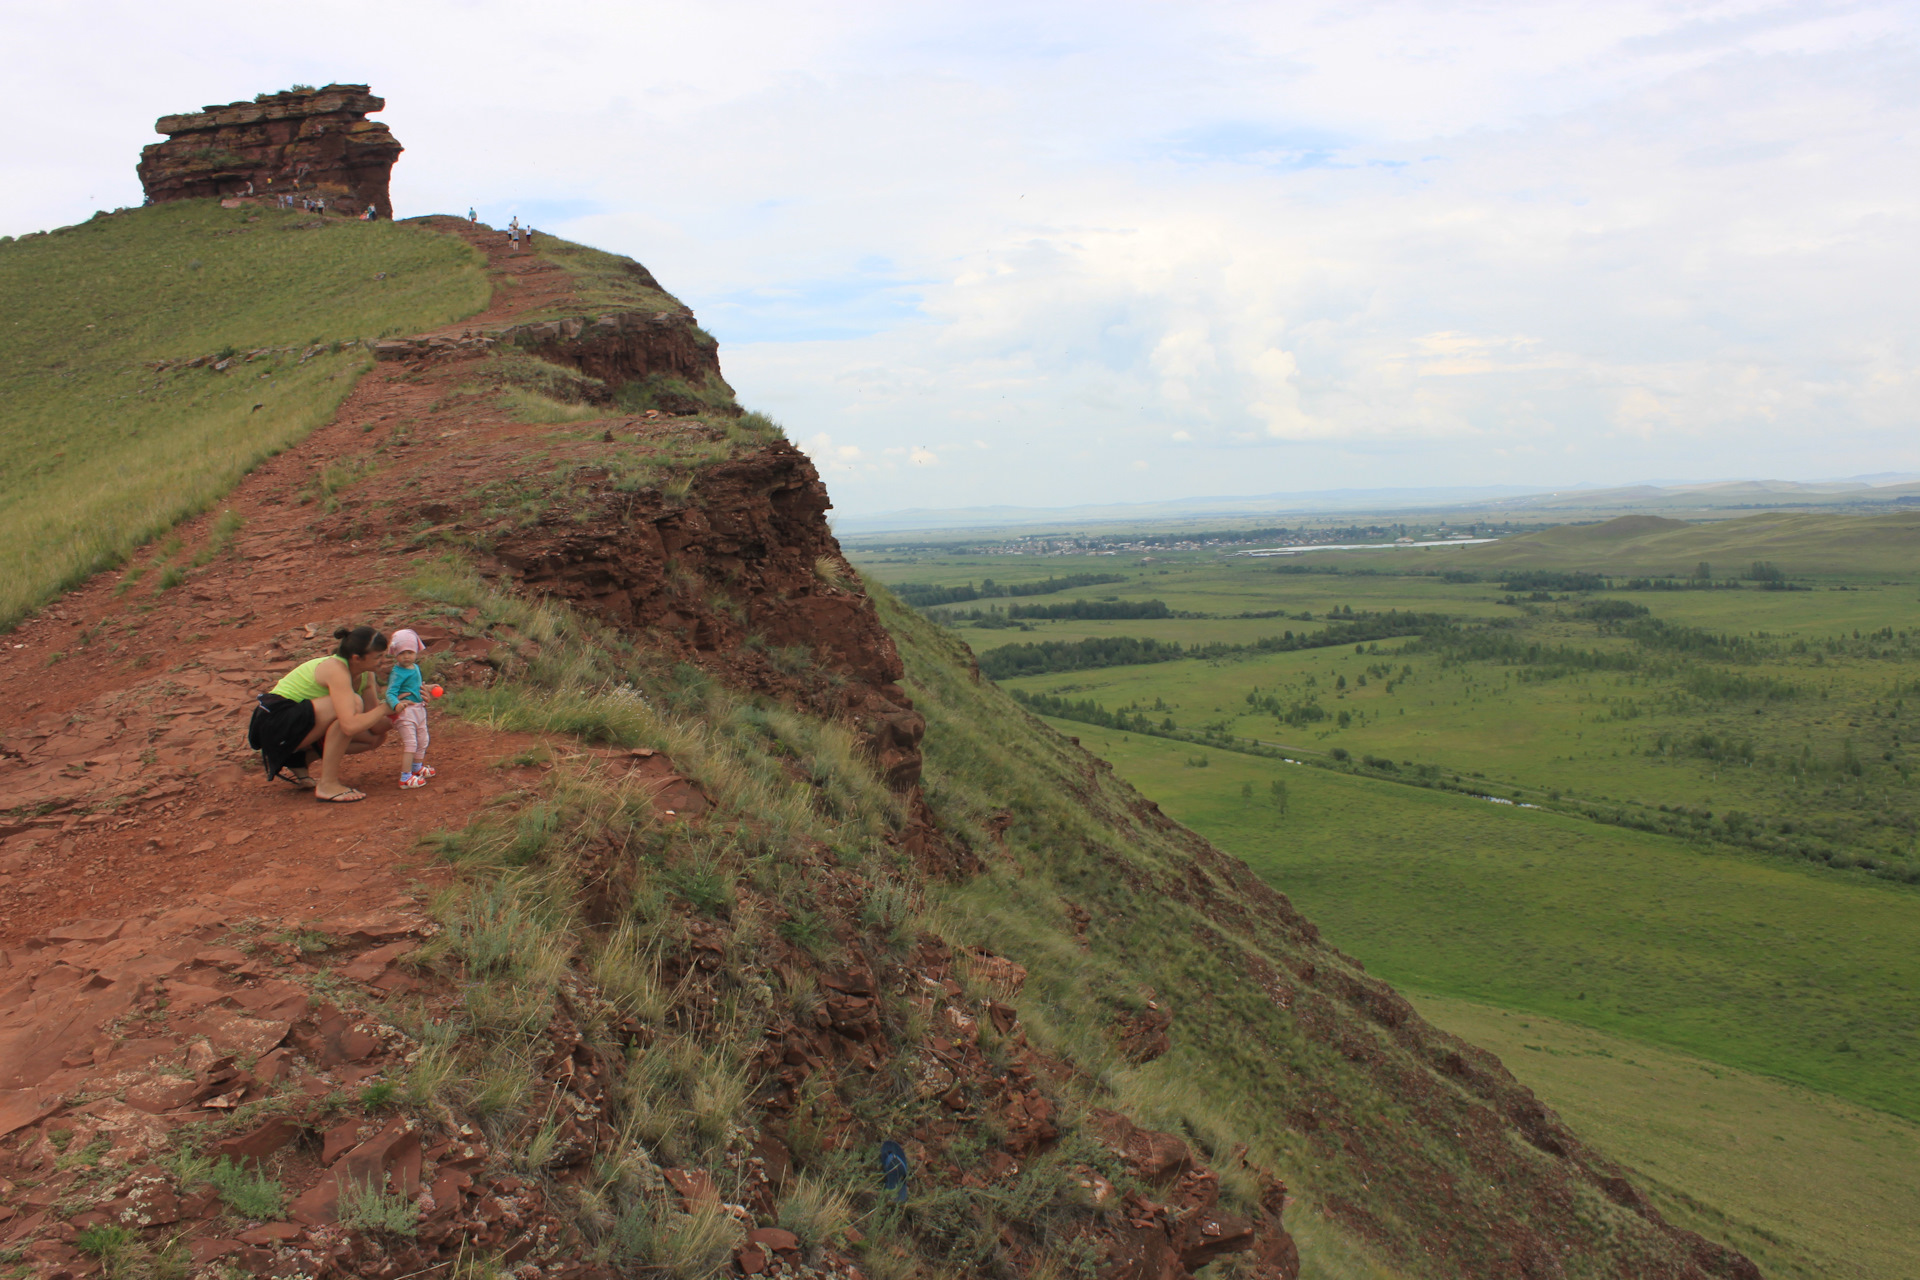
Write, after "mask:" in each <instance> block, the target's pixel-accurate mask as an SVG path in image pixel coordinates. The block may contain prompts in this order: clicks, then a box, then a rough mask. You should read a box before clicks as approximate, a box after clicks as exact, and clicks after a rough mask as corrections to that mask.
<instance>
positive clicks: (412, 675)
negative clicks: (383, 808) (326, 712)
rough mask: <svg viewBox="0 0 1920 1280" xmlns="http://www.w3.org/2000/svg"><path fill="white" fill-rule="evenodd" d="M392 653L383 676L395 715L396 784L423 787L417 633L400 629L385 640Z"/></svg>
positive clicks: (427, 772) (423, 702) (423, 719)
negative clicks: (387, 672) (389, 670)
mask: <svg viewBox="0 0 1920 1280" xmlns="http://www.w3.org/2000/svg"><path fill="white" fill-rule="evenodd" d="M387 652H388V653H389V654H390V655H392V657H393V672H392V674H390V675H389V676H388V677H387V705H388V706H389V707H392V708H394V710H396V711H397V712H399V715H398V716H396V717H395V719H396V721H397V722H398V724H399V726H400V749H401V750H402V751H403V752H404V753H405V754H403V755H402V756H401V757H400V785H401V786H402V787H424V786H426V785H427V779H428V778H431V777H432V776H433V768H432V766H431V765H429V764H428V763H427V695H426V693H425V692H424V691H423V690H422V689H421V687H420V666H419V663H420V637H419V635H418V634H417V633H415V632H412V631H407V630H400V631H396V632H394V633H393V638H392V639H390V640H389V641H387Z"/></svg>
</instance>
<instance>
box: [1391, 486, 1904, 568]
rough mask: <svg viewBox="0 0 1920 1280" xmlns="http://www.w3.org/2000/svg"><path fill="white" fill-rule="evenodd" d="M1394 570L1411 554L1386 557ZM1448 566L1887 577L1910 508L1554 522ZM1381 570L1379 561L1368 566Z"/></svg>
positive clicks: (1452, 559)
mask: <svg viewBox="0 0 1920 1280" xmlns="http://www.w3.org/2000/svg"><path fill="white" fill-rule="evenodd" d="M1382 554H1383V555H1384V556H1391V557H1392V560H1393V562H1394V563H1395V564H1396V565H1404V564H1406V563H1412V562H1413V555H1412V554H1411V553H1405V552H1387V553H1382ZM1445 554H1446V555H1447V557H1448V559H1447V561H1446V565H1447V567H1449V568H1459V569H1474V570H1490V571H1497V570H1503V569H1565V570H1578V571H1581V572H1586V573H1598V574H1606V575H1610V576H1614V577H1634V576H1646V577H1677V578H1684V577H1686V576H1688V574H1690V573H1692V572H1693V571H1695V569H1696V568H1697V566H1698V565H1700V564H1701V563H1702V562H1705V563H1707V564H1709V565H1712V566H1713V572H1714V574H1715V576H1729V575H1737V574H1739V573H1741V572H1742V571H1744V570H1746V569H1748V568H1749V567H1750V566H1751V565H1752V564H1753V563H1754V562H1756V561H1763V562H1766V563H1768V564H1772V565H1776V566H1777V567H1778V568H1779V569H1780V570H1781V571H1782V572H1784V573H1786V574H1788V575H1790V576H1791V575H1799V574H1870V575H1879V574H1897V575H1900V576H1902V577H1906V576H1911V575H1912V573H1913V572H1914V570H1915V568H1916V567H1917V566H1920V504H1916V506H1915V507H1914V509H1911V510H1906V509H1899V508H1896V509H1894V510H1892V511H1884V510H1883V511H1878V512H1858V511H1785V512H1755V513H1753V514H1751V515H1743V516H1738V517H1736V518H1733V519H1727V520H1710V521H1701V522H1699V523H1689V522H1687V521H1685V520H1674V519H1671V518H1668V517H1666V516H1656V515H1648V514H1635V515H1626V516H1616V517H1615V518H1613V519H1612V520H1607V521H1604V522H1602V523H1600V524H1563V525H1557V526H1555V527H1554V528H1551V529H1541V530H1538V531H1536V532H1534V533H1527V534H1521V535H1518V536H1516V537H1511V538H1502V539H1500V540H1499V541H1498V542H1491V543H1487V544H1485V545H1483V546H1478V547H1467V548H1463V549H1461V550H1459V551H1448V552H1446V553H1445ZM1369 563H1377V564H1381V565H1382V566H1385V565H1386V563H1387V561H1386V560H1385V559H1382V560H1377V561H1370V562H1369Z"/></svg>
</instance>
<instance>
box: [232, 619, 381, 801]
mask: <svg viewBox="0 0 1920 1280" xmlns="http://www.w3.org/2000/svg"><path fill="white" fill-rule="evenodd" d="M333 635H334V638H335V639H336V640H338V641H339V642H340V645H339V647H338V648H337V649H335V650H334V651H333V653H332V654H330V655H328V656H327V657H324V658H311V659H309V660H308V661H306V662H303V663H301V664H300V665H299V666H297V667H295V668H294V669H293V670H291V671H289V672H287V674H286V675H285V676H283V677H281V680H280V683H278V684H276V685H274V686H273V691H272V692H271V693H263V694H261V695H260V696H259V698H258V699H256V700H255V702H256V704H255V706H254V709H253V719H252V720H251V721H250V722H249V723H248V725H247V745H248V746H250V747H252V748H254V750H256V751H258V752H259V753H260V759H261V761H262V762H263V763H264V764H265V765H266V769H267V776H268V777H269V778H280V777H284V778H286V780H287V781H289V782H291V783H293V784H294V785H295V786H297V787H305V788H311V789H312V791H313V796H314V799H316V800H320V801H323V802H325V803H329V804H350V803H352V802H353V801H356V800H365V799H366V798H367V797H366V793H365V792H362V791H356V790H354V789H353V788H352V787H348V786H343V785H342V784H341V782H340V758H341V757H342V756H348V755H359V754H360V753H361V752H362V751H371V750H373V749H374V748H375V747H377V746H379V745H380V744H381V743H382V742H384V741H385V740H386V736H387V732H388V730H390V729H391V728H392V727H393V722H392V721H391V720H389V719H388V718H387V708H386V707H385V706H383V705H382V704H381V700H380V698H379V697H378V696H377V694H376V693H375V690H374V676H373V673H374V669H375V668H376V667H378V666H379V665H380V662H381V661H382V659H383V657H384V655H385V654H386V651H387V638H386V637H385V636H384V635H381V634H380V633H379V632H378V631H375V630H374V629H373V628H372V627H355V628H353V630H351V631H349V630H347V629H346V628H344V627H343V628H341V629H340V630H338V631H336V632H334V633H333ZM315 743H319V744H320V779H319V781H318V782H317V783H316V782H315V781H314V779H313V777H312V776H311V775H310V774H309V773H308V772H307V769H308V767H309V766H310V765H312V763H313V754H314V753H313V747H314V744H315Z"/></svg>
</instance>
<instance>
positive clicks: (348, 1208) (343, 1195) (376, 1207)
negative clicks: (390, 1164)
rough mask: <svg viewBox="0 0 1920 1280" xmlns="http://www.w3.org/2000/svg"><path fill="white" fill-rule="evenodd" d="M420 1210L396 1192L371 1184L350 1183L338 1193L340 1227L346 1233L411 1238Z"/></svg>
mask: <svg viewBox="0 0 1920 1280" xmlns="http://www.w3.org/2000/svg"><path fill="white" fill-rule="evenodd" d="M419 1220H420V1210H419V1209H418V1208H416V1207H415V1206H414V1205H413V1203H412V1202H411V1201H410V1200H408V1199H407V1198H406V1197H405V1196H403V1195H400V1194H399V1193H398V1192H392V1191H383V1190H382V1189H381V1188H380V1187H378V1186H376V1185H374V1184H373V1183H366V1184H361V1183H349V1184H348V1185H347V1186H346V1187H344V1188H342V1189H341V1192H340V1225H341V1226H343V1227H345V1228H346V1229H347V1230H349V1231H385V1232H388V1233H389V1234H392V1235H396V1236H411V1235H412V1234H414V1231H415V1228H416V1224H417V1223H418V1222H419Z"/></svg>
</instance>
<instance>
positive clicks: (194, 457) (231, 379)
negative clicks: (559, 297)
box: [0, 201, 488, 628]
mask: <svg viewBox="0 0 1920 1280" xmlns="http://www.w3.org/2000/svg"><path fill="white" fill-rule="evenodd" d="M319 222H320V220H319V219H316V218H314V217H313V216H312V215H303V214H299V213H295V212H283V211H280V210H267V209H252V208H249V209H222V208H220V207H219V205H218V204H217V203H215V202H213V201H185V202H181V203H176V204H167V205H156V206H152V207H149V208H143V209H131V210H126V211H123V212H121V213H117V214H113V215H109V216H103V217H97V218H95V219H94V220H93V221H91V222H87V223H83V224H82V225H80V226H77V227H68V228H64V229H62V230H60V231H57V232H53V233H51V234H47V235H39V236H30V237H26V238H23V239H21V240H17V241H12V242H10V243H0V331H3V332H5V333H7V334H9V335H11V337H10V339H9V341H8V342H7V343H6V344H5V345H4V351H0V543H4V545H5V546H6V547H7V548H8V555H7V557H6V559H5V561H4V563H3V564H0V628H5V627H9V626H11V625H12V624H13V623H15V622H17V621H18V620H19V619H20V618H21V617H22V616H23V615H24V614H25V613H26V612H27V611H28V610H30V609H31V608H33V607H34V606H36V605H37V604H38V603H40V602H41V601H43V600H45V599H47V598H48V597H49V596H50V595H51V594H52V593H53V592H55V591H57V590H60V589H62V588H63V587H66V586H69V585H72V584H73V583H75V582H78V581H80V580H81V579H83V578H85V577H86V576H88V575H89V574H92V573H95V572H97V571H99V570H100V569H103V568H106V567H108V566H110V565H112V564H115V563H118V561H119V560H120V559H121V558H122V557H124V556H125V555H126V553H127V552H128V551H129V550H131V549H132V548H133V547H135V546H137V545H139V544H140V543H141V542H143V541H144V540H146V539H148V538H150V537H153V536H155V535H156V534H158V533H160V532H162V531H164V530H165V529H168V528H170V527H171V526H172V525H173V524H175V523H176V522H178V521H179V520H181V519H183V518H184V517H186V516H188V515H191V514H193V513H194V512H196V511H200V510H203V509H204V508H205V507H206V505H207V504H208V503H209V502H211V501H212V500H213V499H214V498H215V497H216V496H217V495H219V494H221V493H223V492H225V491H226V490H227V489H228V488H230V487H231V486H232V484H233V483H234V481H235V480H237V479H238V478H239V477H240V476H241V475H242V474H243V473H244V472H245V471H246V470H247V469H248V468H249V467H251V466H253V465H254V464H256V463H257V462H259V461H260V459H262V458H264V457H267V456H269V455H270V454H272V453H275V452H277V451H279V450H280V449H283V448H285V447H286V446H287V445H289V444H291V443H292V442H293V441H295V440H298V439H299V438H300V437H302V436H303V435H305V434H306V433H307V432H308V431H310V430H312V429H313V428H314V427H316V426H318V425H319V424H320V423H322V422H325V421H326V420H327V419H328V418H329V417H330V416H331V415H332V413H333V410H334V408H335V406H337V405H338V404H339V402H340V400H341V399H342V398H344V397H345V395H346V393H347V392H348V391H349V390H350V389H351V388H352V386H353V382H354V379H355V378H356V377H357V376H358V374H359V373H360V372H361V371H362V370H363V369H365V368H366V367H367V364H368V358H367V356H366V354H365V352H364V351H363V350H361V349H360V348H358V347H357V346H355V345H354V344H355V343H357V342H358V341H359V340H361V339H368V338H376V337H383V336H386V335H390V334H394V333H412V332H417V331H420V330H424V329H430V328H433V327H435V326H438V325H441V324H446V323H449V322H451V321H453V320H456V319H458V318H460V317H461V316H463V315H469V314H471V313H473V312H475V311H477V310H479V309H480V308H481V307H482V306H484V305H485V303H486V301H487V296H488V286H487V283H486V280H485V277H484V274H483V273H482V271H481V268H480V265H479V262H478V259H477V257H476V256H475V255H474V254H473V253H472V251H471V250H469V249H468V248H467V247H466V246H465V245H464V244H461V243H460V242H459V241H457V240H455V239H453V238H452V237H449V236H442V235H436V234H434V233H432V232H428V231H425V230H422V229H419V228H414V227H407V226H403V225H396V224H394V223H389V222H373V223H361V222H354V221H350V220H346V219H328V220H326V221H325V223H324V225H316V224H318V223H319ZM27 335H30V340H22V339H23V338H25V337H26V336H27ZM264 348H271V350H264V351H263V350H262V349H264ZM256 353H257V354H256ZM195 357H216V358H218V359H226V358H228V357H232V358H233V362H232V363H231V364H229V365H227V366H226V367H224V368H221V369H217V370H216V369H214V368H212V367H209V366H210V365H212V364H213V363H215V362H216V361H213V360H210V361H208V362H206V363H203V364H201V365H200V366H198V367H191V368H189V367H184V366H183V365H174V366H171V367H167V368H159V369H156V368H155V367H154V366H155V364H157V363H159V362H161V361H186V360H190V359H193V358H195Z"/></svg>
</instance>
